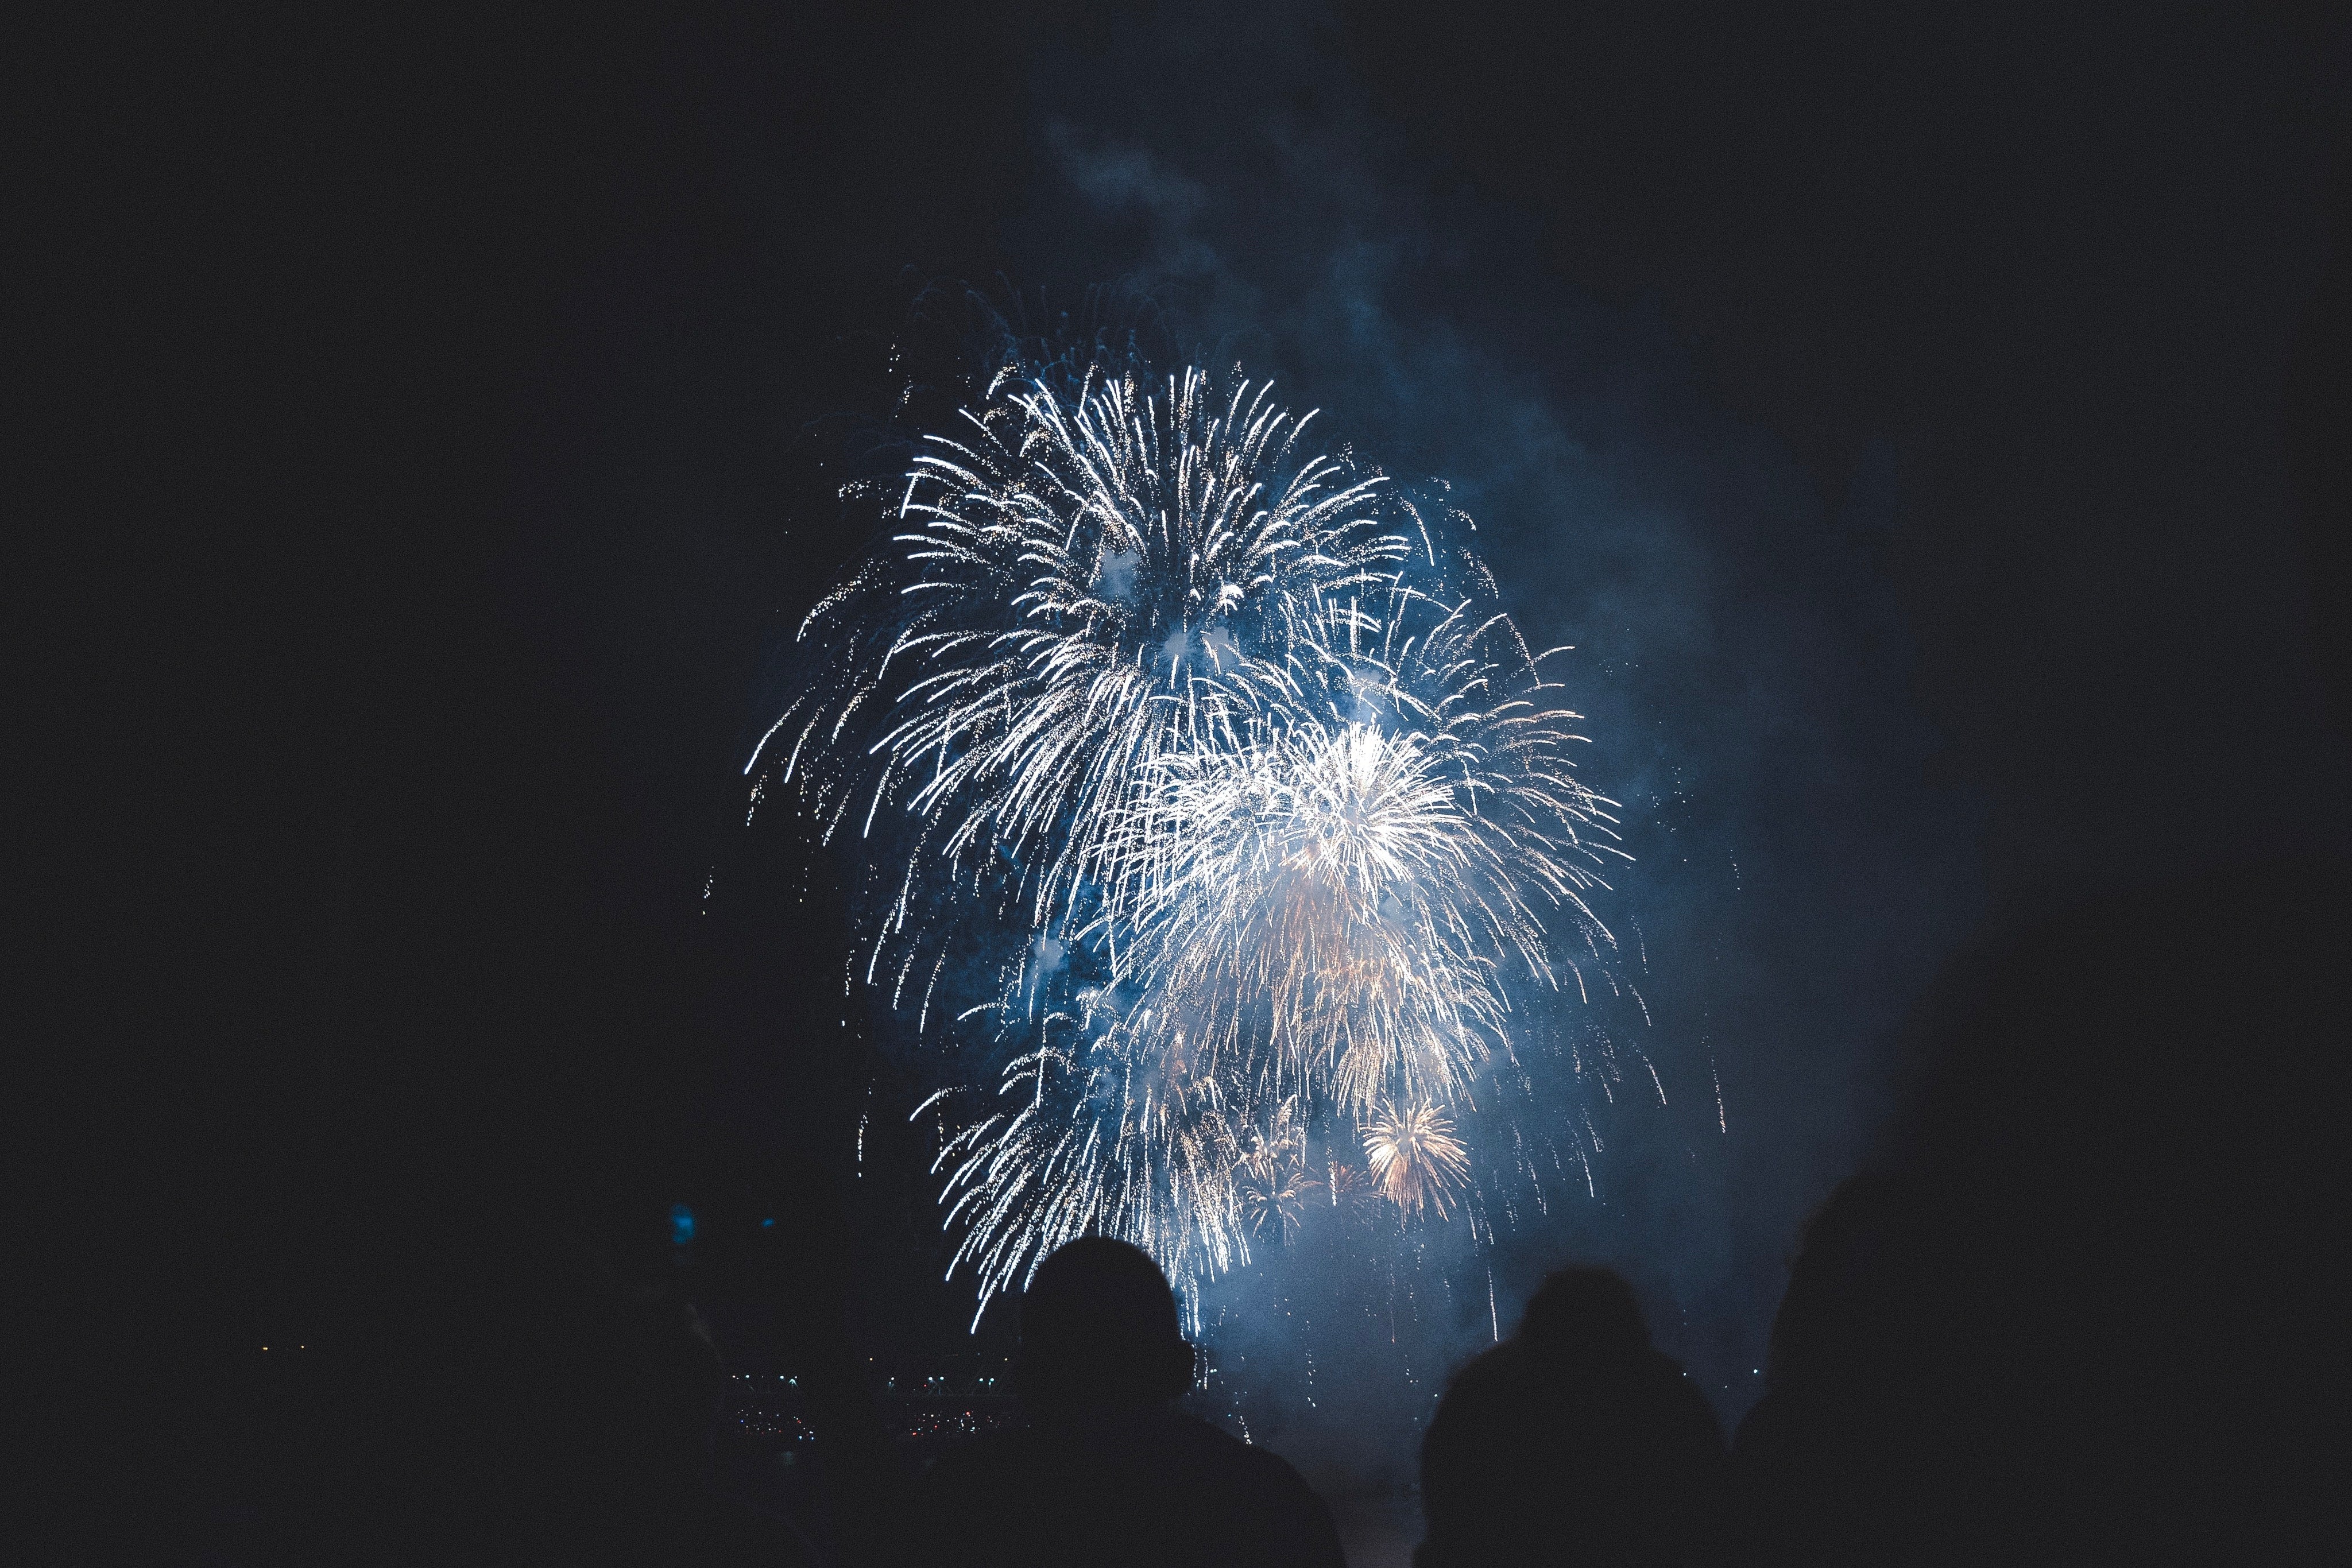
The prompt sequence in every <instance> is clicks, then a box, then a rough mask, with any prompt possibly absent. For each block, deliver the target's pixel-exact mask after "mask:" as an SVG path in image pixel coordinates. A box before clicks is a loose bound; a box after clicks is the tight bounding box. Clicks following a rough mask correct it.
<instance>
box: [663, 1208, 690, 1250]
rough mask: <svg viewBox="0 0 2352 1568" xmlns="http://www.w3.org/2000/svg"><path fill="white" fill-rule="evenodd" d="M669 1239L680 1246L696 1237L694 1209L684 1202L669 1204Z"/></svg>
mask: <svg viewBox="0 0 2352 1568" xmlns="http://www.w3.org/2000/svg"><path fill="white" fill-rule="evenodd" d="M669 1239H670V1240H671V1241H672V1242H673V1243H675V1244H676V1245H677V1246H680V1247H683V1246H685V1245H686V1244H687V1243H688V1242H689V1241H691V1240H693V1239H694V1210H692V1209H690V1208H688V1207H686V1205H684V1204H682V1203H673V1204H671V1205H670V1206H669Z"/></svg>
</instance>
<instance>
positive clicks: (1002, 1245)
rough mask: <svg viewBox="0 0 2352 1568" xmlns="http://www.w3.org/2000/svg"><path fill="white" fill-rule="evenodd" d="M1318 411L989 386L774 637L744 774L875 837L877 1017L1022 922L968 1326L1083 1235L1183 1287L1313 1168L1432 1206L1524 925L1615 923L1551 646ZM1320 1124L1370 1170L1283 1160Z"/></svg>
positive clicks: (969, 1217) (1081, 383) (983, 1152)
mask: <svg viewBox="0 0 2352 1568" xmlns="http://www.w3.org/2000/svg"><path fill="white" fill-rule="evenodd" d="M1312 417H1313V416H1312V415H1311V414H1310V415H1308V416H1306V417H1302V418H1294V417H1293V416H1292V415H1291V414H1289V413H1287V412H1286V411H1285V410H1284V409H1282V408H1281V407H1280V406H1278V405H1277V404H1276V402H1274V401H1273V399H1272V397H1271V395H1270V392H1269V390H1268V389H1267V388H1266V387H1265V386H1262V385H1258V386H1254V385H1253V384H1252V383H1250V382H1245V381H1244V382H1235V383H1234V384H1233V385H1232V387H1231V388H1230V390H1224V391H1221V390H1219V389H1217V388H1216V387H1215V386H1214V384H1213V382H1212V380H1211V378H1209V377H1208V376H1206V375H1204V374H1203V373H1202V372H1200V371H1191V370H1188V371H1183V372H1182V373H1181V374H1179V375H1174V376H1171V377H1168V378H1166V379H1165V380H1162V381H1159V382H1152V381H1150V380H1148V379H1147V378H1145V377H1144V376H1143V375H1141V374H1140V373H1139V372H1137V371H1118V370H1116V369H1114V370H1113V371H1102V370H1100V369H1090V370H1087V371H1084V372H1083V373H1082V374H1078V375H1076V376H1074V377H1071V378H1069V379H1068V380H1066V381H1065V380H1059V379H1056V378H1055V376H1052V375H1049V374H1044V373H1039V374H1034V375H1032V376H1030V377H1028V378H1026V379H1021V378H1018V377H1015V376H1013V374H1011V373H1009V372H1008V373H1007V374H1005V375H1002V376H1000V377H999V378H998V380H997V382H996V383H995V384H993V385H992V386H991V387H990V388H989V390H988V392H987V394H986V396H985V397H984V398H983V399H982V402H980V403H979V405H978V406H976V407H974V408H972V409H971V410H969V411H968V412H967V413H965V414H964V416H963V426H964V427H963V428H962V429H961V431H960V432H958V433H956V434H952V435H933V436H930V437H928V438H927V439H926V443H925V445H924V448H923V449H922V450H921V452H920V453H919V455H917V456H916V457H915V458H914V460H913V461H912V463H911V464H910V465H909V467H908V472H907V473H906V475H905V477H904V480H903V484H902V487H901V488H900V489H899V490H898V492H897V495H896V502H897V505H896V507H895V509H894V517H895V518H896V521H897V523H898V528H897V529H896V531H894V532H893V533H892V534H891V535H890V536H889V538H888V539H887V544H886V545H885V546H884V547H883V548H881V549H877V552H876V553H875V555H874V556H873V557H872V558H871V559H869V560H868V561H867V562H866V565H865V566H864V567H863V568H861V569H860V570H859V571H858V572H857V573H856V575H855V576H854V577H853V578H852V579H851V580H849V581H848V582H847V583H846V584H845V585H844V586H843V587H842V588H841V589H840V590H839V591H836V592H835V593H834V594H832V595H830V596H828V597H827V598H826V599H825V600H824V601H823V602H822V603H820V604H819V605H818V607H817V608H816V610H815V611H814V612H811V614H810V616H809V618H808V620H807V621H806V622H803V625H802V627H801V630H800V634H799V641H800V643H801V644H802V645H803V649H804V651H805V652H806V653H807V656H808V657H807V664H806V665H805V668H804V676H803V679H802V680H801V681H799V682H798V683H797V691H798V694H799V695H796V696H795V697H794V699H793V701H791V702H790V703H789V704H788V705H786V706H785V707H784V709H783V711H782V714H781V715H780V716H779V717H778V718H777V720H776V722H775V724H774V725H773V726H772V727H771V728H770V730H769V731H768V734H767V735H766V736H765V737H763V738H762V740H761V747H760V749H759V750H758V752H756V753H755V755H754V758H753V767H754V768H759V767H762V766H765V767H767V768H771V769H772V771H773V772H774V773H775V774H777V775H778V776H779V777H780V778H781V779H782V780H783V781H785V782H789V783H793V784H794V785H796V786H797V787H798V788H799V789H801V791H802V792H803V797H804V798H805V799H806V800H808V801H809V802H810V804H811V805H812V807H813V808H814V810H815V812H816V815H817V818H818V820H819V821H820V822H821V823H822V824H823V829H824V834H825V836H826V837H827V838H828V840H830V839H832V838H833V837H834V836H835V835H836V834H837V833H838V832H839V831H841V830H842V829H843V828H844V827H845V826H851V825H854V826H855V830H856V832H857V833H858V834H859V835H861V836H863V837H865V838H866V839H867V840H869V841H874V842H876V844H877V849H879V848H880V846H882V845H886V844H887V845H888V846H890V848H889V849H888V850H887V851H886V852H884V858H885V859H886V860H887V862H888V865H889V868H890V869H889V872H888V874H889V877H890V882H891V884H892V885H894V887H895V894H894V895H893V896H891V897H889V898H888V899H887V902H886V903H885V904H884V905H883V906H882V908H881V910H880V912H879V914H878V915H877V918H876V919H875V920H874V921H873V923H872V925H871V927H870V928H869V929H868V931H867V932H866V936H865V937H864V938H863V940H864V942H865V944H866V946H865V948H864V952H863V956H864V961H865V969H866V977H867V979H868V981H869V982H870V983H877V984H887V985H888V987H889V988H890V993H891V997H892V999H893V1002H894V1005H907V1004H912V1003H914V1002H915V998H910V997H909V995H908V991H909V982H910V979H911V978H913V977H917V976H918V975H919V974H921V973H923V971H924V970H925V968H926V967H927V969H928V977H927V978H924V979H922V980H920V982H919V1016H918V1023H917V1029H918V1031H920V1030H923V1029H925V1028H927V1027H928V1026H929V1019H930V1018H931V1017H932V1001H933V996H932V992H933V991H934V990H935V989H936V988H937V987H938V985H939V983H940V975H941V974H942V972H943V971H944V969H945V967H946V961H945V954H946V952H947V947H946V945H945V944H946V938H945V936H944V935H943V930H944V928H945V927H946V926H947V925H950V923H951V922H952V920H953V919H954V918H955V914H954V912H957V911H960V912H961V913H962V914H963V915H966V916H977V917H978V918H979V919H980V920H982V922H984V923H989V924H992V925H997V926H999V927H1003V926H1005V925H1010V926H1012V927H1013V928H1015V929H1020V930H1024V931H1025V932H1026V933H1028V938H1027V940H1026V942H1025V944H1024V947H1023V949H1022V956H1021V957H1020V958H1019V959H1018V960H1017V961H1015V962H1014V963H1013V964H1011V965H1010V966H1009V967H1008V968H1007V970H1006V972H1005V974H1004V975H1003V977H1002V979H1001V980H1000V982H999V986H998V990H997V996H996V999H995V1001H994V1002H993V1003H991V1004H984V1005H983V1006H982V1007H981V1008H976V1009H971V1012H969V1013H967V1014H966V1015H965V1016H966V1017H971V1016H974V1015H985V1016H987V1017H989V1018H992V1019H994V1021H995V1032H996V1038H997V1039H998V1040H1002V1041H1005V1042H1019V1041H1020V1040H1021V1039H1022V1037H1024V1035H1025V1036H1027V1037H1028V1040H1027V1043H1026V1044H1017V1048H1016V1049H1015V1050H1014V1051H1013V1056H1012V1060H1011V1061H1010V1064H1009V1066H1007V1067H1006V1068H1005V1069H1004V1070H1003V1072H1002V1074H1001V1078H1000V1082H999V1090H998V1095H997V1104H998V1109H996V1110H995V1111H994V1112H993V1113H991V1114H987V1115H984V1116H982V1117H981V1118H979V1119H978V1120H975V1121H973V1122H971V1123H970V1124H967V1125H966V1126H965V1127H964V1128H963V1130H962V1131H961V1133H960V1134H958V1135H956V1136H955V1137H954V1138H952V1139H951V1140H950V1141H949V1142H948V1143H947V1145H946V1146H945V1148H944V1150H943V1151H942V1153H941V1155H940V1161H939V1164H938V1165H937V1166H936V1167H935V1169H936V1170H937V1171H938V1173H939V1174H940V1175H941V1176H942V1178H943V1180H944V1181H945V1183H946V1192H945V1197H944V1199H943V1201H945V1203H946V1204H947V1206H948V1211H949V1222H950V1225H952V1226H955V1227H958V1228H961V1245H960V1248H959V1249H958V1251H957V1253H956V1260H955V1267H958V1268H964V1267H968V1268H970V1269H971V1271H972V1273H973V1275H974V1276H975V1278H976V1280H977V1282H978V1285H979V1291H980V1297H981V1305H982V1308H983V1309H984V1308H985V1305H986V1303H987V1301H988V1299H989V1298H990V1296H992V1294H993V1293H995V1292H996V1291H1001V1290H1003V1289H1005V1288H1007V1287H1009V1286H1011V1285H1013V1284H1015V1283H1017V1282H1018V1281H1020V1280H1021V1279H1022V1278H1023V1277H1024V1275H1025V1273H1026V1271H1027V1270H1029V1269H1031V1268H1034V1265H1035V1263H1036V1262H1037V1261H1038V1260H1041V1259H1042V1258H1043V1257H1044V1256H1045V1254H1046V1253H1047V1252H1049V1251H1051V1250H1052V1249H1053V1248H1054V1247H1055V1246H1058V1245H1059V1244H1060V1243H1061V1242H1062V1241H1064V1240H1066V1239H1070V1238H1073V1237H1076V1236H1078V1235H1083V1234H1087V1233H1089V1232H1106V1233H1108V1234H1112V1235H1117V1236H1122V1237H1125V1238H1127V1239H1130V1240H1133V1241H1136V1242H1138V1243H1139V1244H1140V1245H1142V1246H1144V1247H1145V1248H1146V1249H1149V1250H1150V1251H1151V1252H1152V1253H1153V1254H1154V1255H1155V1256H1156V1257H1158V1258H1159V1259H1160V1261H1161V1262H1162V1263H1163V1264H1164V1265H1165V1266H1167V1267H1168V1269H1169V1270H1170V1272H1171V1275H1174V1276H1176V1277H1178V1278H1196V1279H1197V1278H1203V1277H1207V1276H1212V1275H1214V1274H1216V1273H1218V1272H1221V1271H1223V1270H1225V1269H1228V1268H1231V1267H1233V1266H1234V1265H1235V1264H1236V1263H1237V1262H1239V1261H1242V1260H1246V1259H1247V1257H1248V1255H1249V1253H1248V1242H1249V1239H1250V1238H1251V1237H1252V1236H1253V1235H1255V1236H1257V1237H1259V1238H1261V1239H1264V1238H1270V1237H1273V1236H1276V1235H1280V1234H1285V1233H1286V1232H1287V1231H1288V1230H1289V1229H1290V1228H1294V1227H1295V1226H1297V1224H1299V1223H1302V1222H1303V1221H1304V1218H1305V1216H1306V1215H1307V1212H1308V1211H1309V1209H1310V1207H1312V1206H1310V1204H1309V1203H1308V1195H1309V1194H1310V1193H1311V1192H1314V1191H1316V1190H1318V1188H1319V1189H1325V1190H1324V1197H1326V1198H1328V1204H1327V1205H1324V1206H1325V1207H1328V1205H1338V1204H1340V1203H1341V1202H1342V1198H1343V1189H1345V1196H1346V1201H1347V1202H1349V1203H1351V1204H1352V1203H1353V1202H1354V1201H1355V1200H1356V1195H1357V1194H1359V1193H1361V1192H1376V1193H1378V1194H1379V1195H1381V1197H1385V1198H1386V1199H1387V1200H1388V1201H1389V1202H1391V1203H1392V1204H1394V1205H1395V1206H1396V1207H1398V1208H1399V1209H1401V1210H1402V1211H1404V1212H1407V1213H1421V1212H1423V1211H1427V1212H1430V1213H1433V1214H1434V1215H1436V1216H1438V1217H1440V1218H1443V1217H1444V1216H1445V1215H1446V1214H1448V1213H1449V1212H1450V1211H1451V1209H1452V1207H1454V1206H1456V1205H1457V1204H1458V1201H1459V1199H1460V1196H1461V1194H1462V1193H1463V1191H1464V1190H1465V1187H1466V1186H1468V1184H1469V1182H1470V1180H1471V1176H1472V1164H1471V1157H1470V1154H1469V1150H1468V1147H1467V1145H1465V1142H1464V1140H1463V1139H1462V1138H1461V1137H1460V1136H1459V1135H1457V1133H1456V1127H1457V1125H1458V1117H1459V1115H1460V1114H1461V1113H1464V1112H1465V1111H1466V1110H1467V1108H1468V1106H1469V1103H1470V1095H1471V1092H1472V1090H1473V1088H1474V1086H1475V1084H1476V1083H1478V1082H1480V1080H1481V1075H1482V1074H1484V1073H1486V1072H1487V1071H1489V1069H1490V1066H1491V1064H1492V1063H1493V1062H1494V1061H1496V1058H1497V1057H1498V1056H1501V1057H1507V1056H1508V1054H1509V1053H1510V1051H1511V1050H1512V1026H1513V1020H1514V1017H1515V1009H1514V1006H1513V1000H1512V998H1513V995H1514V991H1515V989H1517V988H1527V987H1532V988H1538V989H1545V990H1549V989H1552V988H1556V987H1557V985H1558V976H1557V975H1556V973H1555V967H1556V963H1558V962H1559V959H1558V958H1557V957H1556V955H1555V953H1554V950H1553V947H1552V938H1551V936H1550V935H1549V933H1550V932H1551V930H1552V929H1553V928H1554V926H1555V925H1559V924H1563V923H1564V924H1566V925H1570V926H1572V927H1573V928H1574V930H1575V931H1576V933H1577V934H1578V936H1579V939H1580V941H1581V942H1582V943H1583V944H1584V945H1585V946H1587V947H1588V948H1590V949H1591V951H1592V952H1593V953H1595V954H1598V953H1600V952H1601V951H1603V950H1604V949H1605V947H1606V946H1607V945H1608V940H1609V939H1608V936H1607V933H1606V931H1605V929H1604V928H1603V927H1602V926H1601V923H1600V921H1599V920H1598V919H1597V918H1596V917H1595V916H1594V915H1593V914H1592V911H1591V908H1590V906H1589V904H1588V902H1587V895H1588V894H1590V893H1591V891H1593V890H1594V889H1597V888H1599V887H1601V886H1602V885H1604V884H1603V883H1601V877H1600V868H1601V865H1602V864H1603V863H1604V861H1605V859H1606V858H1607V857H1609V856H1611V855H1613V854H1616V853H1617V852H1616V851H1615V850H1614V849H1613V848H1612V833H1611V831H1610V830H1611V819H1610V817H1609V815H1608V810H1609V807H1610V804H1611V803H1610V802H1609V801H1607V800H1603V799H1602V798H1601V797H1599V796H1597V795H1595V794H1594V793H1593V792H1592V791H1591V790H1590V789H1587V788H1585V787H1584V786H1583V785H1582V784H1580V783H1579V782H1578V781H1577V780H1576V779H1575V777H1574V774H1573V771H1572V768H1571V765H1570V758H1569V751H1570V747H1572V746H1573V744H1574V743H1575V742H1576V741H1577V740H1578V738H1579V737H1577V736H1576V735H1574V734H1573V732H1572V731H1571V729H1570V726H1571V725H1572V724H1573V723H1574V721H1575V716H1574V715H1573V714H1570V713H1569V712H1567V711H1566V710H1565V709H1564V708H1563V707H1562V706H1559V704H1558V703H1557V702H1555V701H1553V700H1551V698H1552V695H1553V694H1554V693H1555V692H1556V689H1557V688H1556V687H1554V686H1553V685H1551V684H1550V683H1549V682H1548V681H1547V680H1545V679H1544V677H1543V676H1542V674H1541V666H1542V664H1543V658H1544V656H1538V655H1535V654H1533V653H1530V651H1529V650H1528V647H1527V645H1526V644H1525V643H1524V642H1522V641H1521V639H1520V637H1519V634H1518V632H1517V628H1516V626H1515V625H1514V624H1513V623H1512V622H1511V621H1510V618H1509V617H1508V616H1507V615H1505V614H1504V613H1502V612H1501V611H1500V610H1499V609H1498V608H1497V607H1496V605H1495V603H1494V592H1493V585H1492V582H1491V580H1489V579H1487V578H1486V575H1485V572H1484V569H1483V568H1480V567H1479V566H1478V565H1477V563H1476V562H1475V560H1474V559H1471V558H1469V557H1467V556H1466V555H1464V554H1462V553H1461V552H1459V551H1458V550H1456V549H1452V548H1451V547H1445V546H1444V541H1443V538H1442V530H1433V528H1431V527H1430V526H1428V523H1427V520H1426V519H1425V517H1424V516H1423V513H1422V511H1421V510H1419V509H1418V508H1416V507H1414V506H1413V505H1412V502H1411V501H1410V500H1409V499H1408V498H1406V497H1402V496H1399V495H1396V494H1394V493H1392V491H1391V489H1390V487H1388V486H1386V485H1385V484H1384V482H1383V481H1382V479H1381V476H1378V475H1376V474H1366V473H1363V472H1361V471H1360V470H1359V469H1357V468H1356V467H1355V466H1353V465H1351V464H1349V463H1348V462H1344V461H1342V460H1340V459H1339V458H1335V457H1333V456H1330V455H1324V454H1320V453H1318V452H1315V451H1312V450H1311V449H1309V448H1308V447H1307V445H1306V444H1305V442H1304V440H1303V436H1304V433H1305V431H1306V430H1307V426H1308V423H1309V421H1310V420H1311V419H1312ZM1442 547H1443V548H1442ZM934 949H936V951H937V953H938V955H939V956H938V957H937V958H936V959H934V961H932V962H931V963H930V964H929V965H928V966H924V965H923V964H922V963H921V960H922V958H923V956H924V955H925V954H926V953H927V952H929V951H932V950H934ZM886 966H887V967H886ZM1398 1107H1407V1108H1406V1109H1402V1110H1401V1109H1398ZM1335 1119H1336V1120H1337V1122H1341V1123H1352V1124H1357V1125H1359V1126H1360V1128H1361V1129H1362V1136H1363V1146H1364V1150H1365V1155H1366V1160H1367V1162H1368V1166H1369V1168H1368V1169H1366V1168H1362V1167H1356V1166H1351V1165H1349V1164H1347V1163H1346V1162H1345V1161H1342V1160H1340V1159H1339V1158H1338V1157H1337V1156H1336V1155H1334V1156H1332V1157H1330V1158H1328V1159H1326V1160H1323V1161H1319V1162H1311V1161H1310V1160H1309V1159H1308V1157H1307V1140H1308V1138H1309V1136H1310V1129H1312V1128H1313V1127H1316V1126H1318V1125H1324V1124H1333V1123H1334V1121H1335ZM1318 1165H1320V1166H1325V1167H1328V1179H1318V1178H1317V1177H1315V1176H1310V1175H1309V1173H1310V1171H1314V1170H1316V1169H1317V1168H1318Z"/></svg>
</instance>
